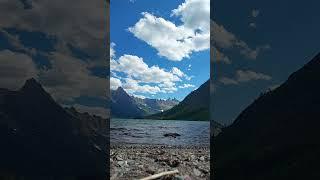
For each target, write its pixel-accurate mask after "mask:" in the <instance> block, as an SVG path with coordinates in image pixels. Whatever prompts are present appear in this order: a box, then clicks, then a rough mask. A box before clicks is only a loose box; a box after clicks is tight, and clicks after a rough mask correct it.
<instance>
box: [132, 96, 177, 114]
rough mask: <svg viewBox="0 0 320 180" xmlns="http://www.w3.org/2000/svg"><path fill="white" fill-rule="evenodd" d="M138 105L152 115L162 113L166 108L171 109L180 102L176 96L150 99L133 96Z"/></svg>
mask: <svg viewBox="0 0 320 180" xmlns="http://www.w3.org/2000/svg"><path fill="white" fill-rule="evenodd" d="M132 98H133V99H134V100H135V101H136V103H137V105H138V107H139V108H140V109H142V110H143V111H144V112H145V113H144V114H145V115H151V114H156V113H160V112H163V111H166V110H169V109H171V108H172V107H173V106H175V105H177V104H179V101H178V100H177V99H175V98H173V99H170V98H169V99H165V100H164V99H150V98H144V99H142V98H138V97H132Z"/></svg>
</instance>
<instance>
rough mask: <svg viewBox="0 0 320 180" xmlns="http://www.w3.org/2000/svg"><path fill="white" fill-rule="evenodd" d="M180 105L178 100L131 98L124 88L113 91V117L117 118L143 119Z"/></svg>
mask: <svg viewBox="0 0 320 180" xmlns="http://www.w3.org/2000/svg"><path fill="white" fill-rule="evenodd" d="M178 103H179V101H178V100H176V99H167V100H162V99H150V98H145V99H142V98H138V97H134V96H130V95H129V94H128V93H127V92H126V91H125V90H124V89H123V88H122V87H118V89H117V90H111V116H112V117H115V118H142V117H143V116H146V115H151V114H155V113H159V112H162V111H164V110H168V109H170V108H172V107H173V106H175V105H177V104H178ZM124 107H125V108H124Z"/></svg>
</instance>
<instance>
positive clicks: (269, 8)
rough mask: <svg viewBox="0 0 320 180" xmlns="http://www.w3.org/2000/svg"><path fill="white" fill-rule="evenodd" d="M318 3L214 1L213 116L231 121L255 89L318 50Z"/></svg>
mask: <svg viewBox="0 0 320 180" xmlns="http://www.w3.org/2000/svg"><path fill="white" fill-rule="evenodd" d="M319 5H320V2H319V1H316V0H311V1H306V2H298V1H275V0H270V1H251V0H248V1H231V0H223V1H215V3H214V6H213V7H211V10H212V12H213V13H212V14H211V20H212V26H211V28H212V30H211V32H213V33H212V34H211V36H213V42H212V43H213V45H214V46H215V47H216V49H217V50H218V51H219V52H220V53H219V55H220V60H219V61H218V62H215V66H214V82H215V91H214V96H213V105H214V112H213V117H214V119H215V120H216V121H219V122H222V123H226V124H228V123H231V122H232V121H233V120H234V119H235V118H236V117H237V116H238V115H239V113H240V112H241V111H242V110H244V108H245V107H247V106H248V105H249V104H250V103H252V102H253V101H254V99H256V98H257V97H258V96H259V95H260V93H262V92H265V91H266V90H267V89H272V88H274V87H276V86H278V85H280V84H281V83H283V82H284V81H285V80H286V79H287V78H288V76H289V75H290V74H291V73H293V72H294V71H296V70H298V69H299V68H301V67H302V66H303V65H304V64H305V63H307V62H308V61H310V60H311V59H312V58H313V57H314V56H315V55H316V54H317V53H319V51H320V49H319V42H320V36H319V32H320V24H319V19H320V13H319V11H318V7H319ZM226 57H228V58H226ZM221 59H224V60H221ZM226 60H229V62H228V63H226V62H227V61H226Z"/></svg>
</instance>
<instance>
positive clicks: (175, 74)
mask: <svg viewBox="0 0 320 180" xmlns="http://www.w3.org/2000/svg"><path fill="white" fill-rule="evenodd" d="M110 52H115V50H114V46H112V47H111V50H110ZM112 57H113V58H112V59H111V60H110V69H111V75H112V77H111V79H110V84H111V86H112V87H111V88H112V89H114V88H115V87H118V86H122V87H123V88H124V89H125V90H126V91H127V92H128V93H130V94H134V93H136V92H138V93H147V94H156V93H159V92H163V93H172V92H174V91H177V87H176V82H180V81H182V80H183V79H186V80H190V79H191V78H192V77H191V76H188V75H187V74H185V73H184V72H182V71H181V70H180V69H179V68H177V67H173V68H172V69H171V70H166V69H164V68H160V67H159V66H149V65H147V64H146V63H145V62H144V60H143V58H141V57H138V56H134V55H128V54H125V55H122V56H120V57H119V58H115V54H113V55H112ZM117 74H121V77H120V76H117Z"/></svg>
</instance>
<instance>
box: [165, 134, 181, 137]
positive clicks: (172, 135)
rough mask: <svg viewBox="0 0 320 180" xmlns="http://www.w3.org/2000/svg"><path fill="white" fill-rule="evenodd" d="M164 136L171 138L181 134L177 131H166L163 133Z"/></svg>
mask: <svg viewBox="0 0 320 180" xmlns="http://www.w3.org/2000/svg"><path fill="white" fill-rule="evenodd" d="M163 136H164V137H173V138H176V137H178V136H181V135H180V134H178V133H166V134H164V135H163Z"/></svg>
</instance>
